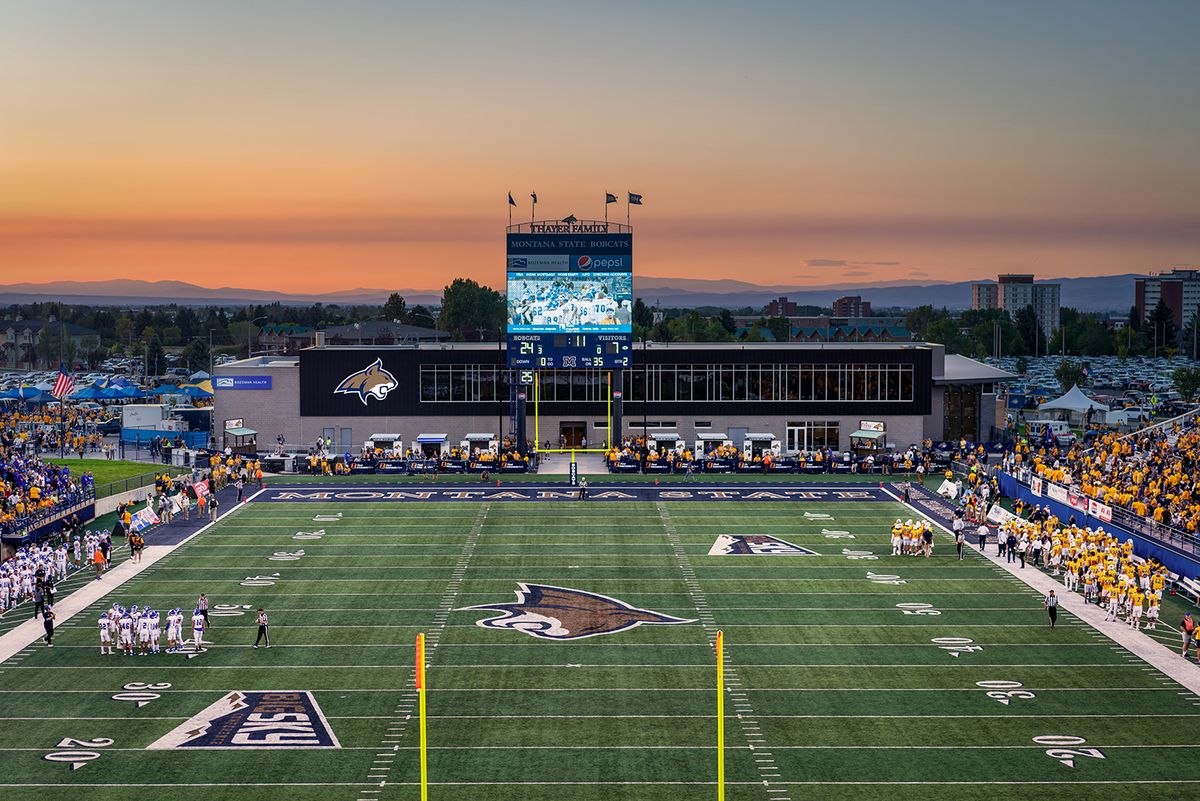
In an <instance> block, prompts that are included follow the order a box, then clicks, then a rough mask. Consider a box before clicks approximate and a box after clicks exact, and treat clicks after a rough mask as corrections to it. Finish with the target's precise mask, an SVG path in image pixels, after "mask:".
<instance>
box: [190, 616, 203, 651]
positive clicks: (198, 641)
mask: <svg viewBox="0 0 1200 801" xmlns="http://www.w3.org/2000/svg"><path fill="white" fill-rule="evenodd" d="M192 639H193V640H194V641H195V648H196V653H200V646H201V645H202V644H203V643H204V615H202V614H200V610H199V609H197V610H195V611H193V612H192Z"/></svg>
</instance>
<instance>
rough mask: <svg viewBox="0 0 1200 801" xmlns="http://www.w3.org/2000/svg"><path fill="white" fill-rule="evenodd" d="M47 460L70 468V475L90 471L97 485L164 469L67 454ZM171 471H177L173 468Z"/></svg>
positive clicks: (143, 464)
mask: <svg viewBox="0 0 1200 801" xmlns="http://www.w3.org/2000/svg"><path fill="white" fill-rule="evenodd" d="M48 461H51V462H53V463H54V464H60V465H64V466H66V467H69V468H71V475H82V474H83V473H91V474H92V475H93V476H94V477H95V479H96V486H97V487H100V486H102V485H104V484H109V483H112V482H113V481H124V480H125V479H127V478H132V477H133V476H141V475H145V474H146V473H153V472H154V471H155V470H156V469H157V470H163V469H165V468H164V467H163V466H162V465H157V466H156V465H153V464H150V463H148V462H122V461H118V460H115V459H114V460H111V461H110V460H108V459H72V458H71V457H70V456H69V455H68V456H67V458H65V459H59V458H57V457H55V458H52V459H49V460H48ZM172 472H179V471H178V470H175V471H172Z"/></svg>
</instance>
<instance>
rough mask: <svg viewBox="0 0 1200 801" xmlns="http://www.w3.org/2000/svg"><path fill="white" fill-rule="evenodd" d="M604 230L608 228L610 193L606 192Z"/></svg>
mask: <svg viewBox="0 0 1200 801" xmlns="http://www.w3.org/2000/svg"><path fill="white" fill-rule="evenodd" d="M604 230H606V231H607V230H608V193H607V192H605V193H604Z"/></svg>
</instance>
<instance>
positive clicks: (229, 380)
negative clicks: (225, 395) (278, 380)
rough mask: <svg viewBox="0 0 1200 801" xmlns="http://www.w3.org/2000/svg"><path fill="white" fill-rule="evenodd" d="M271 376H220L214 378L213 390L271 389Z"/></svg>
mask: <svg viewBox="0 0 1200 801" xmlns="http://www.w3.org/2000/svg"><path fill="white" fill-rule="evenodd" d="M270 388H271V376H269V375H219V376H216V377H215V378H213V389H270Z"/></svg>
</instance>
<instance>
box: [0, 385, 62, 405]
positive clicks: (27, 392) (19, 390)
mask: <svg viewBox="0 0 1200 801" xmlns="http://www.w3.org/2000/svg"><path fill="white" fill-rule="evenodd" d="M0 398H6V399H11V400H23V401H29V402H31V403H46V402H47V401H52V400H58V398H55V397H54V396H53V395H51V394H50V393H49V392H45V391H43V390H40V389H38V388H37V387H34V386H28V385H26V386H23V387H16V388H14V389H10V390H8V391H6V392H0Z"/></svg>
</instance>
